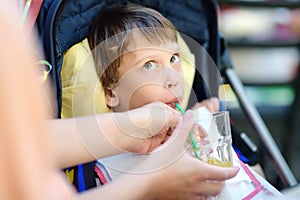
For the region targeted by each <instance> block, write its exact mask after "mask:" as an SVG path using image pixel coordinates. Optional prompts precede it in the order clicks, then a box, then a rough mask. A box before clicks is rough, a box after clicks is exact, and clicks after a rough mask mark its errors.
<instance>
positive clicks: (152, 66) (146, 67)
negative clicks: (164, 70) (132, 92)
mask: <svg viewBox="0 0 300 200" xmlns="http://www.w3.org/2000/svg"><path fill="white" fill-rule="evenodd" d="M155 67H156V64H155V63H154V62H153V61H149V62H146V63H145V64H144V68H145V69H147V70H151V69H154V68H155Z"/></svg>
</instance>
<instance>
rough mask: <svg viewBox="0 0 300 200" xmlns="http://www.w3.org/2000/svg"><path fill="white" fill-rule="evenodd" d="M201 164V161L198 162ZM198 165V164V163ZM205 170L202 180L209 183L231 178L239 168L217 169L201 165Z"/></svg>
mask: <svg viewBox="0 0 300 200" xmlns="http://www.w3.org/2000/svg"><path fill="white" fill-rule="evenodd" d="M199 162H202V161H199ZM199 164H200V163H199ZM201 164H202V165H203V167H204V168H206V169H205V172H206V173H205V174H204V178H205V179H206V180H210V181H224V180H227V179H230V178H233V177H234V176H235V175H236V174H237V173H238V171H239V167H236V166H233V167H219V166H215V165H210V164H208V163H205V162H202V163H201Z"/></svg>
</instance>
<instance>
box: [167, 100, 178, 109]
mask: <svg viewBox="0 0 300 200" xmlns="http://www.w3.org/2000/svg"><path fill="white" fill-rule="evenodd" d="M175 103H178V104H180V103H179V101H178V100H176V101H173V102H169V103H166V104H167V105H168V106H170V107H171V108H173V109H175V110H176V105H175Z"/></svg>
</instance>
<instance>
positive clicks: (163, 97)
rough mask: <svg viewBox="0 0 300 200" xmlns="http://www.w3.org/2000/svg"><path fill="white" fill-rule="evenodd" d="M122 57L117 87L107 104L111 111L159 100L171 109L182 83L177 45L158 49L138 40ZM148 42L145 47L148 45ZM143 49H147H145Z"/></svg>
mask: <svg viewBox="0 0 300 200" xmlns="http://www.w3.org/2000/svg"><path fill="white" fill-rule="evenodd" d="M139 42H140V43H142V44H143V45H142V46H143V47H140V46H141V45H139V47H137V46H136V45H135V47H134V49H135V50H133V51H129V52H128V53H126V54H124V55H123V56H122V58H121V62H120V67H119V69H118V70H119V73H120V77H121V78H120V79H119V81H118V85H117V86H115V88H114V90H113V91H114V96H112V97H109V98H107V103H108V105H110V106H111V107H112V108H113V110H114V111H117V112H122V111H127V110H130V109H134V108H138V107H141V106H143V105H146V104H148V103H152V102H155V101H160V102H163V103H166V104H169V105H170V106H174V102H180V101H181V100H182V98H183V91H184V89H183V88H184V82H183V75H182V67H181V62H180V54H179V52H180V49H179V46H178V44H177V43H171V42H170V43H167V44H164V45H160V46H155V47H154V45H151V44H150V43H149V42H147V41H139ZM147 43H148V44H147ZM145 46H147V47H146V48H145Z"/></svg>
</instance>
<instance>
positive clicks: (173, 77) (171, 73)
mask: <svg viewBox="0 0 300 200" xmlns="http://www.w3.org/2000/svg"><path fill="white" fill-rule="evenodd" d="M178 83H179V74H178V72H176V71H175V70H174V69H170V68H169V69H168V75H167V79H166V82H165V88H167V89H171V88H174V87H176V86H177V85H178Z"/></svg>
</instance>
